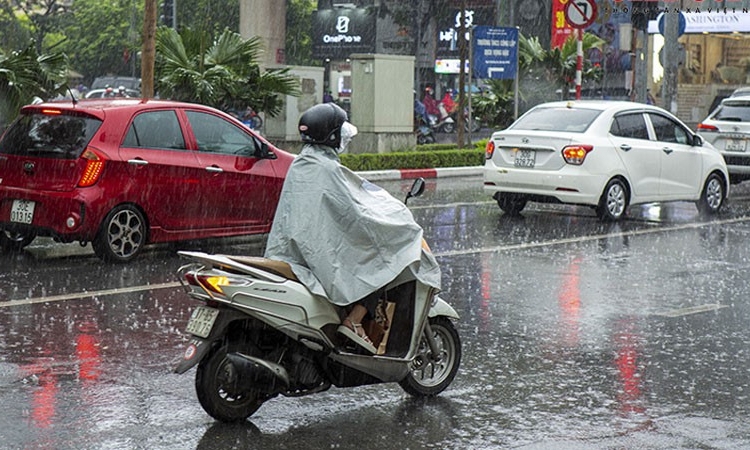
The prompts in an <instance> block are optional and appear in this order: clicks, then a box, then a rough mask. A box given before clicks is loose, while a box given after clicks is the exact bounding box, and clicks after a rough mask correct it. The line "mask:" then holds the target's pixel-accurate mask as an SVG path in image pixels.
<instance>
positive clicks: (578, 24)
mask: <svg viewBox="0 0 750 450" xmlns="http://www.w3.org/2000/svg"><path fill="white" fill-rule="evenodd" d="M596 11H597V8H596V1H595V0H570V1H569V2H568V4H567V5H566V6H565V11H564V13H565V20H566V21H567V22H568V23H569V24H570V26H571V27H573V28H575V29H576V31H577V33H578V43H577V45H576V81H575V83H576V100H580V99H581V80H582V78H583V30H584V28H586V27H588V26H589V25H591V24H592V23H594V20H596Z"/></svg>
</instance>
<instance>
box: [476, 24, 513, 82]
mask: <svg viewBox="0 0 750 450" xmlns="http://www.w3.org/2000/svg"><path fill="white" fill-rule="evenodd" d="M472 48H473V60H474V77H475V78H479V79H485V78H500V79H513V78H515V77H516V65H517V61H518V57H517V55H518V28H512V27H484V26H482V27H474V39H473V42H472Z"/></svg>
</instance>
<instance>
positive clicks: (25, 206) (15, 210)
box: [10, 200, 36, 224]
mask: <svg viewBox="0 0 750 450" xmlns="http://www.w3.org/2000/svg"><path fill="white" fill-rule="evenodd" d="M34 207H36V203H34V202H32V201H31V200H13V206H11V207H10V221H11V222H18V223H28V224H30V223H31V221H32V220H34Z"/></svg>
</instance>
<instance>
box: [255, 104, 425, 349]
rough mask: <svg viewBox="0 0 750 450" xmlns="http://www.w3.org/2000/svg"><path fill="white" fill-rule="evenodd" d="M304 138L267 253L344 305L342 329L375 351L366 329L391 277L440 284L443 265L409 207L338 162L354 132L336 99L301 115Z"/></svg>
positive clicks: (315, 290) (312, 288)
mask: <svg viewBox="0 0 750 450" xmlns="http://www.w3.org/2000/svg"><path fill="white" fill-rule="evenodd" d="M299 131H300V135H301V138H302V141H303V142H304V143H305V146H304V147H303V149H302V151H301V152H300V154H299V156H298V157H297V158H296V159H295V160H294V162H293V163H292V165H291V166H290V168H289V171H288V173H287V175H286V179H285V181H284V186H283V188H282V191H281V196H280V198H279V203H278V207H277V210H276V215H275V217H274V221H273V225H272V228H271V231H270V233H269V236H268V243H267V245H266V252H265V258H269V259H274V260H280V261H284V262H286V263H288V264H289V265H290V266H291V268H292V271H293V272H294V274H295V275H296V276H297V278H298V279H299V280H300V281H301V282H302V283H303V284H304V285H305V286H306V287H307V288H308V289H309V290H310V291H311V292H313V293H314V294H316V295H319V296H322V297H325V298H327V299H328V300H329V301H331V302H332V303H334V304H335V305H338V306H341V307H344V310H345V311H347V313H348V315H347V316H346V317H345V318H344V319H343V320H342V324H341V325H340V326H339V327H338V332H339V333H342V334H343V335H345V336H346V337H348V338H349V339H351V340H352V341H354V342H356V343H357V344H359V345H360V346H361V347H363V348H365V349H366V350H367V351H369V352H370V353H373V354H374V353H376V349H375V346H374V345H373V344H372V342H371V341H370V339H369V337H368V336H367V334H366V332H365V331H364V329H363V328H362V321H363V319H365V318H366V317H368V316H371V317H374V315H375V307H376V305H377V303H378V300H379V296H380V292H381V290H382V289H383V288H385V287H386V286H388V285H392V284H393V283H392V282H394V280H397V282H398V283H401V282H407V281H411V280H414V279H418V280H420V281H421V282H422V283H424V284H427V285H429V286H432V287H434V288H436V289H439V288H440V268H439V267H438V265H437V262H436V261H435V259H434V257H433V256H432V254H431V253H429V252H426V251H424V249H423V239H422V234H423V233H422V228H421V227H420V226H419V225H418V224H417V223H416V222H415V221H414V218H413V216H412V214H411V212H410V211H409V209H408V208H406V206H405V205H404V204H403V203H402V202H400V201H399V200H397V199H395V198H394V197H392V196H391V195H390V194H388V193H387V192H386V191H385V190H383V189H381V188H379V187H378V186H375V185H374V184H372V183H370V182H368V181H367V180H365V179H363V178H361V177H360V176H359V175H357V174H356V173H354V172H352V171H351V170H349V169H348V168H346V167H344V166H343V165H341V163H340V159H339V154H340V153H343V152H344V151H345V150H346V147H347V144H348V143H349V142H350V141H351V139H352V138H353V137H354V136H355V135H356V133H357V129H356V127H355V126H354V125H352V124H351V123H349V122H348V121H347V115H346V112H345V111H344V110H343V109H341V108H340V107H339V106H338V105H336V104H334V103H323V104H319V105H315V106H313V107H311V108H310V109H308V110H307V111H305V112H304V113H303V114H302V116H301V117H300V120H299Z"/></svg>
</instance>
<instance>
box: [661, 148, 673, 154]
mask: <svg viewBox="0 0 750 450" xmlns="http://www.w3.org/2000/svg"><path fill="white" fill-rule="evenodd" d="M661 151H663V152H664V153H666V154H667V155H668V154H670V153H672V152H673V151H674V150H672V149H671V148H669V147H664V148H663V149H661Z"/></svg>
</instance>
